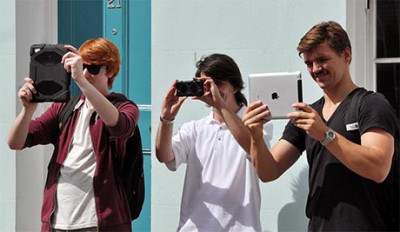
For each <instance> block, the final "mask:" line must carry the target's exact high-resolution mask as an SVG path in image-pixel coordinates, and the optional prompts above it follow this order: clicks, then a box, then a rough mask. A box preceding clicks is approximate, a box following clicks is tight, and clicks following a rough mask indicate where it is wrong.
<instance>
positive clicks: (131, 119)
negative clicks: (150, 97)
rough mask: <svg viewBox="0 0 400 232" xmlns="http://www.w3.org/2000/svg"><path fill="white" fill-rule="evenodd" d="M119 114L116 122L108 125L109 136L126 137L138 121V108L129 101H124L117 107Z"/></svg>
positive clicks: (133, 130) (130, 134) (131, 132)
mask: <svg viewBox="0 0 400 232" xmlns="http://www.w3.org/2000/svg"><path fill="white" fill-rule="evenodd" d="M118 111H119V116H118V121H117V124H116V125H114V126H109V127H108V130H109V132H110V135H111V136H114V137H116V138H128V137H130V136H132V135H133V133H134V132H135V128H136V125H137V123H138V121H139V115H140V113H139V109H138V107H137V106H136V105H135V104H133V103H132V102H131V101H126V102H124V103H122V104H121V105H120V106H119V107H118Z"/></svg>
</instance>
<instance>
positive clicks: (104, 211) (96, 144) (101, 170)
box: [25, 93, 139, 231]
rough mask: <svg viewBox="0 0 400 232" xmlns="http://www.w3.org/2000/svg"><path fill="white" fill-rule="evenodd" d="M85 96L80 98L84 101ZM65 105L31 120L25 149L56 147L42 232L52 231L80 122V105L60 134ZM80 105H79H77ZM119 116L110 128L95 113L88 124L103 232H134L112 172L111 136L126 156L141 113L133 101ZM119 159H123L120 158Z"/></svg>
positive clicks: (124, 105) (114, 95)
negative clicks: (59, 191) (66, 162)
mask: <svg viewBox="0 0 400 232" xmlns="http://www.w3.org/2000/svg"><path fill="white" fill-rule="evenodd" d="M84 98H85V97H84V96H81V99H82V100H84ZM107 98H108V99H109V100H110V101H111V100H112V99H119V100H123V101H124V100H127V99H126V97H125V96H124V95H122V94H117V93H111V94H110V95H109V96H107ZM64 105H65V103H53V104H52V105H51V106H50V107H49V108H48V109H47V110H46V112H44V113H43V114H42V115H41V116H39V117H38V118H36V119H34V120H32V121H31V122H30V125H29V133H28V137H27V140H26V142H25V147H31V146H34V145H37V144H49V143H51V144H53V145H54V152H53V156H52V158H51V160H50V163H49V166H48V174H47V180H46V186H45V189H44V196H43V205H42V231H51V217H52V214H53V212H54V211H55V202H56V199H55V191H56V188H57V186H56V185H57V183H58V178H59V175H60V168H61V166H62V165H63V163H64V160H65V158H66V156H67V153H68V148H69V145H70V143H71V138H72V136H73V132H74V129H75V125H76V122H77V120H78V115H79V113H78V112H79V111H80V109H81V106H82V105H83V104H81V105H80V106H79V108H78V109H77V110H75V111H74V112H73V114H72V115H71V117H70V118H69V119H68V121H67V122H66V124H65V127H64V130H63V131H62V132H61V134H60V129H59V125H58V123H59V122H58V116H59V114H60V112H61V110H62V108H63V106H64ZM78 105H79V103H78ZM118 111H119V117H118V122H117V124H116V125H115V126H112V127H107V126H106V125H105V124H104V123H103V121H102V120H101V118H100V117H98V115H97V114H96V113H94V114H93V115H92V118H91V120H90V123H89V127H90V135H91V137H92V142H93V149H94V153H95V156H96V170H95V173H94V178H93V187H94V196H95V203H96V213H97V218H98V227H99V230H100V231H131V230H132V228H131V223H132V221H131V218H130V211H129V206H128V202H127V199H126V195H125V192H124V190H123V186H121V185H120V184H117V181H115V177H114V170H113V155H115V154H112V153H111V148H110V143H109V137H110V136H113V137H115V138H116V144H117V149H119V151H120V152H117V153H118V154H124V151H123V149H125V148H124V146H123V144H125V142H126V139H127V138H128V137H129V136H131V135H132V134H133V133H134V129H135V126H136V124H137V122H138V120H139V110H138V108H137V106H136V105H134V104H133V103H132V102H130V101H124V102H123V103H122V104H120V106H119V107H118ZM119 158H120V157H119Z"/></svg>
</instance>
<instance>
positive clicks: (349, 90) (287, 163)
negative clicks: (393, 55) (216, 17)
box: [243, 21, 400, 231]
mask: <svg viewBox="0 0 400 232" xmlns="http://www.w3.org/2000/svg"><path fill="white" fill-rule="evenodd" d="M297 50H298V52H299V55H300V56H302V58H303V59H304V62H305V64H306V66H307V69H308V71H309V73H310V75H311V77H312V78H313V79H314V81H315V82H316V83H317V84H318V85H319V87H320V88H321V89H322V90H323V96H322V97H321V99H319V100H318V101H316V102H315V103H313V104H312V105H307V104H305V103H295V104H294V105H293V107H294V108H296V109H299V110H300V111H294V112H292V113H289V114H288V115H287V116H288V118H290V119H291V120H290V121H289V122H288V124H287V125H286V128H285V130H284V132H283V135H282V138H281V139H280V140H279V141H278V142H277V143H276V144H275V145H274V146H273V147H272V148H271V149H270V150H269V149H268V148H267V146H266V145H265V144H264V142H263V140H262V125H263V124H264V123H266V122H267V120H265V118H268V116H269V115H270V112H269V110H268V106H267V105H263V104H262V102H260V101H259V102H255V103H253V104H251V105H250V106H249V107H248V109H247V110H246V112H245V115H244V116H243V122H244V124H245V125H246V126H247V127H248V128H249V130H250V132H251V135H252V136H251V150H250V154H251V157H252V160H253V164H254V166H255V168H256V170H257V172H258V175H259V177H260V179H261V180H262V181H264V182H266V181H272V180H275V179H277V178H278V177H279V176H281V175H282V174H283V173H284V172H285V171H286V170H287V169H288V168H289V167H291V166H292V165H293V164H294V163H295V162H296V160H297V159H298V158H299V156H300V155H301V153H302V152H303V151H304V150H306V153H307V160H308V163H309V166H310V174H309V185H310V186H309V189H310V192H309V195H308V200H307V207H306V214H307V217H308V218H309V219H310V222H309V230H310V231H370V230H375V231H387V230H392V231H399V230H400V228H399V198H400V196H399V181H400V180H399V154H398V147H399V144H398V143H399V134H398V133H399V132H398V130H397V126H396V125H398V122H397V118H396V116H395V114H394V111H393V109H392V107H391V105H390V104H389V103H388V101H387V100H386V99H385V98H384V97H383V95H382V94H378V93H374V94H369V95H366V96H364V97H363V98H362V101H360V103H359V105H358V106H357V107H356V110H358V113H357V115H358V118H357V119H356V120H357V122H355V123H353V122H352V123H349V122H347V121H346V113H347V112H348V111H350V109H349V107H350V103H351V102H352V101H351V100H352V99H353V98H354V97H355V96H356V95H357V94H358V92H360V91H365V90H364V89H362V88H359V87H357V86H356V85H355V84H354V83H353V81H352V78H351V76H350V71H349V66H350V62H351V58H352V52H351V45H350V41H349V38H348V36H347V33H346V32H345V31H344V30H343V28H342V27H341V26H340V25H339V24H338V23H336V22H333V21H329V22H322V23H319V24H317V25H315V26H314V27H312V28H311V29H310V30H309V31H308V32H307V33H306V34H305V35H304V36H303V38H302V39H301V40H300V43H299V45H298V47H297ZM352 110H353V111H354V109H352Z"/></svg>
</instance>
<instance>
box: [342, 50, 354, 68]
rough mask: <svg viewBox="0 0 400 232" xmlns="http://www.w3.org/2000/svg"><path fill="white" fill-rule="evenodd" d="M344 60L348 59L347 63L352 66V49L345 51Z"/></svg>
mask: <svg viewBox="0 0 400 232" xmlns="http://www.w3.org/2000/svg"><path fill="white" fill-rule="evenodd" d="M343 53H344V58H345V59H346V61H347V62H349V64H350V62H351V59H352V54H351V50H350V48H349V47H347V48H346V49H345V50H344V52H343Z"/></svg>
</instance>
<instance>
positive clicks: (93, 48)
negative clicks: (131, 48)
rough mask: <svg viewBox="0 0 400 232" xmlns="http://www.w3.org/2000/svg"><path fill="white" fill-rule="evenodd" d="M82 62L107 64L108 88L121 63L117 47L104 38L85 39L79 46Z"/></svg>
mask: <svg viewBox="0 0 400 232" xmlns="http://www.w3.org/2000/svg"><path fill="white" fill-rule="evenodd" d="M78 51H79V54H80V55H81V56H82V59H83V63H85V64H94V65H105V66H107V72H106V74H107V75H111V78H109V79H108V89H111V88H112V86H113V83H114V80H115V78H116V77H117V75H118V73H119V69H120V65H121V58H120V54H119V50H118V47H117V46H115V44H113V43H112V42H111V41H110V40H107V39H104V38H97V39H89V40H86V41H85V42H84V43H83V44H82V45H81V47H80V48H79V50H78Z"/></svg>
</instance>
